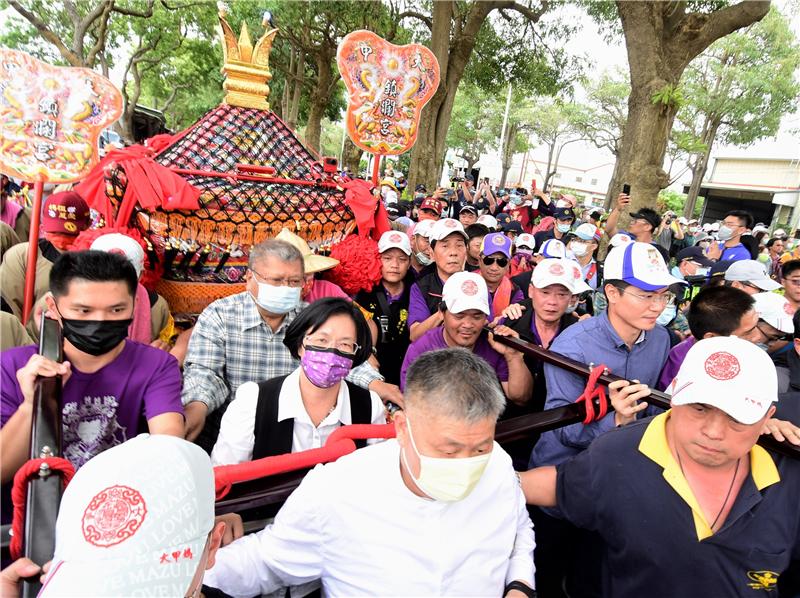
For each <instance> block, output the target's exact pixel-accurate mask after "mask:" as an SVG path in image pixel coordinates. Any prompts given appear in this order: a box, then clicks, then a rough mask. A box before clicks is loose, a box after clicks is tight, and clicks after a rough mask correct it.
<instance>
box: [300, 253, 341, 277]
mask: <svg viewBox="0 0 800 598" xmlns="http://www.w3.org/2000/svg"><path fill="white" fill-rule="evenodd" d="M303 265H304V267H305V273H306V274H316V273H317V272H323V271H325V270H330V269H331V268H335V267H336V266H338V265H339V260H337V259H334V258H332V257H327V256H324V255H317V254H313V255H304V256H303Z"/></svg>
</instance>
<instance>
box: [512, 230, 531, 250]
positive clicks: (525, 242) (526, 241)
mask: <svg viewBox="0 0 800 598" xmlns="http://www.w3.org/2000/svg"><path fill="white" fill-rule="evenodd" d="M514 246H515V247H527V248H528V249H531V250H533V249H536V237H534V236H533V235H532V234H530V233H522V234H521V235H518V236H517V238H516V240H515V241H514Z"/></svg>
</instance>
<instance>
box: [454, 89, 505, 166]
mask: <svg viewBox="0 0 800 598" xmlns="http://www.w3.org/2000/svg"><path fill="white" fill-rule="evenodd" d="M498 107H499V109H500V110H501V115H502V109H503V107H502V105H500V106H498V102H497V101H496V100H495V99H494V98H493V96H492V95H491V94H488V93H486V92H485V91H484V90H482V89H481V88H480V87H478V86H477V85H475V84H467V85H462V86H461V88H460V89H459V90H458V94H457V96H456V101H455V104H454V105H453V115H452V120H451V123H450V128H449V130H448V131H447V147H449V148H452V149H453V150H455V152H456V155H457V156H458V157H460V158H462V159H464V160H465V161H466V163H467V172H469V171H471V170H472V168H473V167H474V166H475V164H476V162H477V161H478V160H479V159H480V157H481V154H483V153H485V152H487V151H489V150H490V149H491V147H492V145H493V143H494V141H495V140H496V139H497V133H496V130H495V129H496V128H493V127H492V126H491V124H492V123H491V121H492V117H493V116H496V110H497V109H498Z"/></svg>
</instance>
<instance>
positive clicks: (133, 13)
mask: <svg viewBox="0 0 800 598" xmlns="http://www.w3.org/2000/svg"><path fill="white" fill-rule="evenodd" d="M154 2H155V0H147V8H145V9H144V10H134V9H133V8H124V7H122V6H117V5H116V4H115V5H114V12H116V13H119V14H121V15H126V16H129V17H141V18H143V19H149V18H150V17H152V16H153V4H154Z"/></svg>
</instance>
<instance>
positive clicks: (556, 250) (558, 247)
mask: <svg viewBox="0 0 800 598" xmlns="http://www.w3.org/2000/svg"><path fill="white" fill-rule="evenodd" d="M536 253H537V254H538V255H543V256H544V257H555V258H562V257H567V246H566V245H564V243H563V242H562V241H559V240H558V239H547V241H545V242H544V243H542V245H541V247H539V251H537V252H536Z"/></svg>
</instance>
